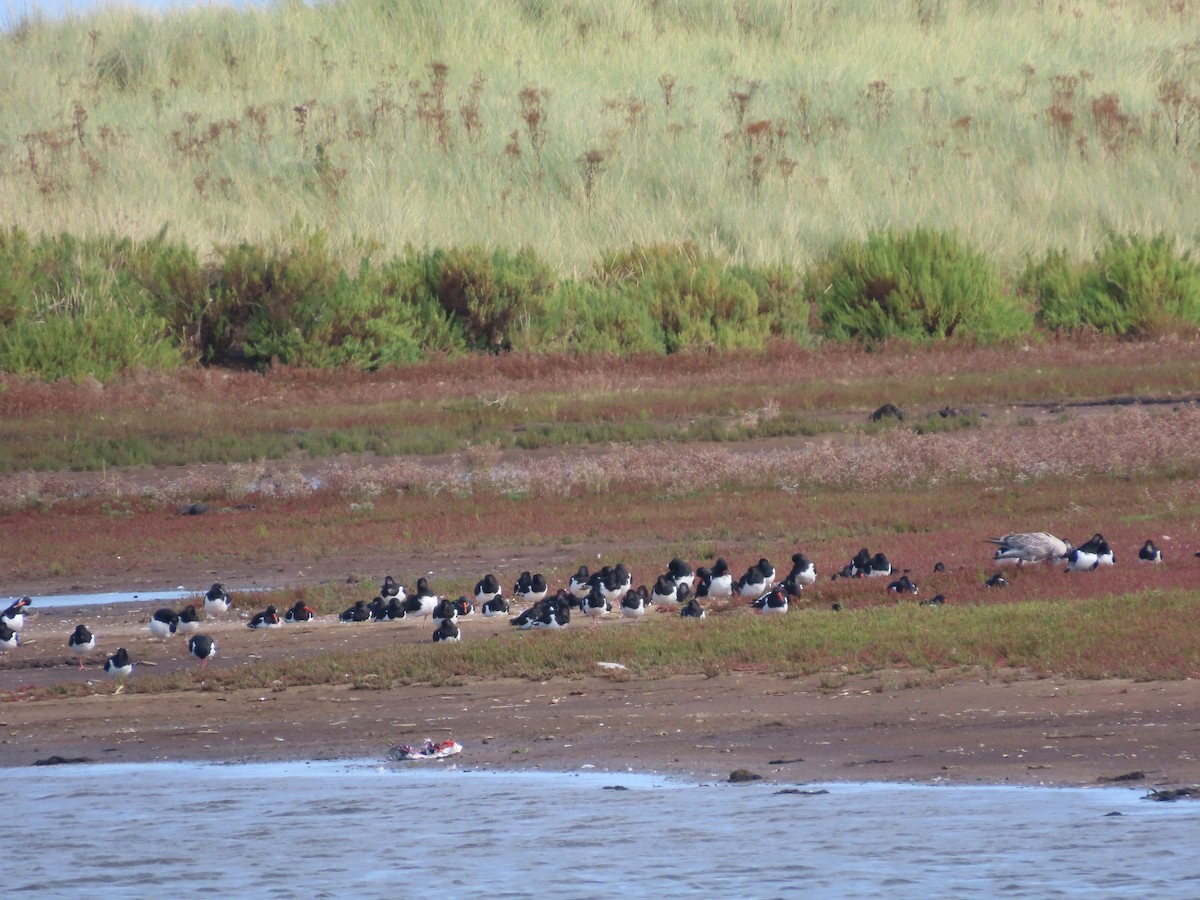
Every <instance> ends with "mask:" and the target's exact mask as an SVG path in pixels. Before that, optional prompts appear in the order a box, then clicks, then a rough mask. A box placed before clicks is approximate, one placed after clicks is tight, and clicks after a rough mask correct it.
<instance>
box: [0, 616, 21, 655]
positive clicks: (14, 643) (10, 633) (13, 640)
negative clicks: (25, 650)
mask: <svg viewBox="0 0 1200 900" xmlns="http://www.w3.org/2000/svg"><path fill="white" fill-rule="evenodd" d="M19 646H21V636H20V635H19V634H17V633H16V631H14V630H13V629H11V628H9V627H8V623H6V622H5V621H4V620H3V619H0V651H4V650H16V649H17V648H18V647H19Z"/></svg>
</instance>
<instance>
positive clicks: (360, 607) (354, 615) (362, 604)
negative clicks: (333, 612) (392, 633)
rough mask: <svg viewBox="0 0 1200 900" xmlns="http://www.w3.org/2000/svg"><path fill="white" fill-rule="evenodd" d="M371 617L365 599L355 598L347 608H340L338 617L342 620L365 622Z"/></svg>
mask: <svg viewBox="0 0 1200 900" xmlns="http://www.w3.org/2000/svg"><path fill="white" fill-rule="evenodd" d="M370 618H371V610H369V609H367V601H366V600H355V601H354V605H353V606H351V607H350V608H349V609H344V610H342V613H341V615H339V616H338V619H339V620H341V621H342V622H366V621H367V620H369V619H370Z"/></svg>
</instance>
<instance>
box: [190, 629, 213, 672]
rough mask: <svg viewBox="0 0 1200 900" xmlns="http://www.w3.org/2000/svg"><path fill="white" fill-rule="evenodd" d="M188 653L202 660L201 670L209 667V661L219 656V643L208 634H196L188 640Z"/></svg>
mask: <svg viewBox="0 0 1200 900" xmlns="http://www.w3.org/2000/svg"><path fill="white" fill-rule="evenodd" d="M187 646H188V653H190V654H192V656H194V657H196V659H198V660H200V668H202V669H203V668H204V667H205V666H207V665H208V661H209V660H210V659H212V658H213V657H214V656H216V655H217V642H216V641H214V640H213V639H212V638H210V637H209V636H208V635H207V634H194V635H192V636H191V637H190V638H188V645H187Z"/></svg>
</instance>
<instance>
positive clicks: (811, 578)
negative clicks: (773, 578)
mask: <svg viewBox="0 0 1200 900" xmlns="http://www.w3.org/2000/svg"><path fill="white" fill-rule="evenodd" d="M784 580H785V581H790V582H792V583H793V584H799V585H810V584H816V583H817V567H816V566H814V565H813V562H812V560H811V559H809V558H808V557H807V556H805V555H804V554H803V553H793V554H792V570H791V571H790V572H788V575H787V578H785V579H784Z"/></svg>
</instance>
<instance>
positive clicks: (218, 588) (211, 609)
mask: <svg viewBox="0 0 1200 900" xmlns="http://www.w3.org/2000/svg"><path fill="white" fill-rule="evenodd" d="M231 605H232V602H231V601H230V599H229V593H228V592H227V591H226V590H225V585H223V584H221V582H219V581H216V582H213V586H212V587H210V588H209V589H208V593H206V594H205V595H204V611H205V612H206V613H208V614H209V615H210V616H219V615H222V614H223V613H226V612H228V611H229V607H230V606H231Z"/></svg>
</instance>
